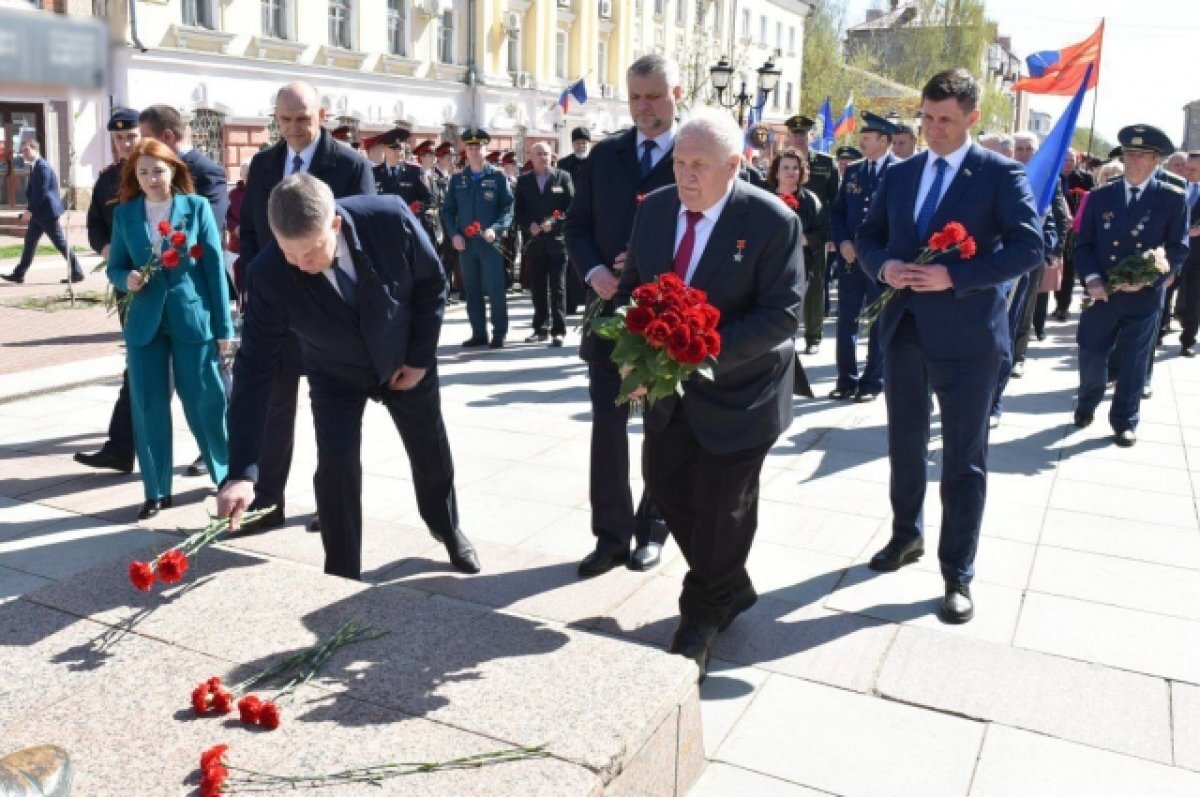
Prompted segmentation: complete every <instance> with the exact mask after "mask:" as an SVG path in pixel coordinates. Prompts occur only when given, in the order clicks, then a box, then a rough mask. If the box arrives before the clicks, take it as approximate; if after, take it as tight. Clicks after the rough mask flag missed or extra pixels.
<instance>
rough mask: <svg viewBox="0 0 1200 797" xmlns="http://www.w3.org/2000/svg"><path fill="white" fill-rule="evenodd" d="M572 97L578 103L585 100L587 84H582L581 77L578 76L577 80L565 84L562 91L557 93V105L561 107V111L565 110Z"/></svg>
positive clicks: (564, 111)
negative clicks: (567, 84)
mask: <svg viewBox="0 0 1200 797" xmlns="http://www.w3.org/2000/svg"><path fill="white" fill-rule="evenodd" d="M572 97H574V98H575V102H577V103H579V104H580V105H583V104H584V103H585V102H587V86H585V85H584V84H583V78H579V80H576V81H575V82H574V83H572V84H571V85H569V86H567V87H566V88H565V89H563V93H562V94H559V95H558V106H559V107H560V108H562V111H563V113H566V112H567V106H568V105H569V104H570V102H571V98H572Z"/></svg>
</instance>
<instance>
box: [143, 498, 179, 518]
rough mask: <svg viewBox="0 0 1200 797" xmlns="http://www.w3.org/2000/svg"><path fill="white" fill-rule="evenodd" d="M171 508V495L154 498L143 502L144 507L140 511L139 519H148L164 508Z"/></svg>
mask: <svg viewBox="0 0 1200 797" xmlns="http://www.w3.org/2000/svg"><path fill="white" fill-rule="evenodd" d="M170 508H171V496H169V495H168V496H167V497H166V498H152V499H150V500H149V501H146V502H145V503H144V504H142V508H141V509H140V510H139V511H138V520H148V519H149V518H152V517H154V516H155V515H157V514H158V513H159V512H161V511H162V510H164V509H170Z"/></svg>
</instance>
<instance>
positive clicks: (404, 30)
mask: <svg viewBox="0 0 1200 797" xmlns="http://www.w3.org/2000/svg"><path fill="white" fill-rule="evenodd" d="M387 25H388V52H390V53H391V54H392V55H404V56H406V55H408V0H388V6H387Z"/></svg>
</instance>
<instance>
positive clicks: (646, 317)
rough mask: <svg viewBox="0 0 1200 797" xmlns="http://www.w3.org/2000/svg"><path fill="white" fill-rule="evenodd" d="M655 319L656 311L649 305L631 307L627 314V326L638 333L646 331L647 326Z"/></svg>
mask: <svg viewBox="0 0 1200 797" xmlns="http://www.w3.org/2000/svg"><path fill="white" fill-rule="evenodd" d="M653 320H654V311H653V310H651V309H650V308H649V307H631V308H630V309H629V312H628V313H626V314H625V327H626V328H627V329H628V330H629V331H630V332H634V333H636V334H638V335H640V334H642V333H643V332H645V331H646V326H647V325H648V324H649V323H650V322H651V321H653Z"/></svg>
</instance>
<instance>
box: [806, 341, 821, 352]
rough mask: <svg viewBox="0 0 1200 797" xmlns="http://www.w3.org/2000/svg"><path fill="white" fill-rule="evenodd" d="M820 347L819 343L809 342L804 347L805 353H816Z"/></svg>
mask: <svg viewBox="0 0 1200 797" xmlns="http://www.w3.org/2000/svg"><path fill="white" fill-rule="evenodd" d="M820 349H821V344H820V343H810V344H808V345H807V346H805V347H804V353H805V354H816V353H817V352H818V351H819V350H820Z"/></svg>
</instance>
